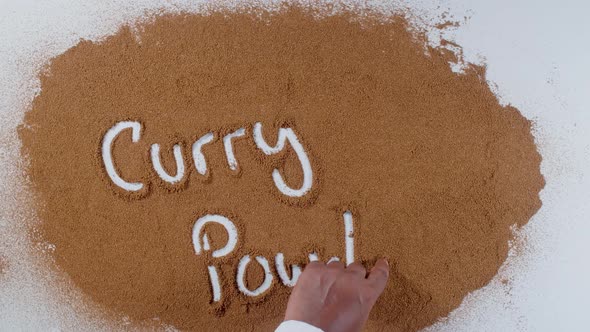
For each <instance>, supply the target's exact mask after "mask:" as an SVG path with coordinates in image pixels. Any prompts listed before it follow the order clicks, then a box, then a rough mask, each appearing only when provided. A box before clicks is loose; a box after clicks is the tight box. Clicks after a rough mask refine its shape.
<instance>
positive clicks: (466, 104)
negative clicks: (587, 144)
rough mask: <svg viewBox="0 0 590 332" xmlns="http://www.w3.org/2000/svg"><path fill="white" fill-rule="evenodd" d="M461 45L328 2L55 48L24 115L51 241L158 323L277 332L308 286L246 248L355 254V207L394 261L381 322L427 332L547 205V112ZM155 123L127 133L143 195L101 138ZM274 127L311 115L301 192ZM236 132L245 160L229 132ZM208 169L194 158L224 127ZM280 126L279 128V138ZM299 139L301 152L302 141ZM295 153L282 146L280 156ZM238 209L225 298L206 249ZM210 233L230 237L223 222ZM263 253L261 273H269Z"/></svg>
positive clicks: (124, 155)
mask: <svg viewBox="0 0 590 332" xmlns="http://www.w3.org/2000/svg"><path fill="white" fill-rule="evenodd" d="M450 57H451V56H450V55H449V54H448V53H447V52H444V51H442V50H439V49H433V48H429V47H427V46H425V38H424V36H423V35H421V34H419V33H416V32H409V25H408V23H407V22H406V21H405V20H404V18H403V17H391V18H390V19H389V20H387V21H384V20H382V18H377V17H373V18H372V17H366V16H363V17H360V16H358V15H357V14H355V13H352V12H344V13H341V14H336V15H331V16H328V17H323V18H318V17H317V16H314V15H313V13H312V11H311V10H308V9H301V8H296V7H289V8H286V9H284V10H282V11H280V12H273V13H268V12H264V11H262V10H254V11H252V12H251V13H232V12H223V13H210V14H206V15H188V14H187V15H174V16H161V17H159V18H157V19H156V20H155V21H154V22H152V23H150V24H147V25H145V26H143V27H142V31H141V32H140V33H139V36H136V35H134V34H133V33H132V32H131V30H130V29H129V28H123V29H121V30H120V31H119V32H118V33H117V34H116V35H114V36H112V37H109V38H107V39H106V40H104V41H102V42H99V43H93V42H89V41H82V42H80V43H79V44H78V45H77V46H75V47H73V48H72V49H70V50H68V51H67V52H65V53H64V54H62V55H60V56H58V57H56V58H55V59H53V60H52V62H51V64H50V66H49V67H48V69H47V70H46V71H45V72H44V73H43V74H42V76H41V83H42V85H41V93H40V94H39V95H38V96H37V97H36V98H35V100H34V103H33V106H32V109H31V110H30V111H29V112H28V113H27V114H26V117H25V120H24V124H23V125H22V126H21V128H20V137H21V139H22V143H23V154H24V155H25V157H26V158H27V159H28V160H29V168H28V173H29V174H30V178H31V181H32V183H33V187H34V188H33V189H34V190H35V192H36V197H37V199H38V204H37V209H38V214H39V217H40V219H41V220H42V223H41V224H40V225H39V227H40V229H39V231H40V234H41V238H40V240H42V241H48V242H50V243H52V244H54V245H55V252H54V253H53V255H54V257H55V261H56V264H57V267H58V268H59V269H61V270H63V271H65V272H67V273H68V274H69V276H70V277H71V279H72V281H73V282H74V283H75V284H76V285H77V286H78V287H79V288H80V289H82V290H83V291H84V292H85V293H86V294H88V295H89V296H90V298H91V299H92V300H93V301H95V302H96V303H98V304H100V305H101V306H102V307H103V308H107V309H111V312H112V313H113V314H115V315H127V316H129V317H130V318H131V319H133V320H134V321H145V320H149V319H152V318H155V317H157V318H159V319H160V320H161V321H163V322H165V323H167V324H171V325H173V326H175V327H177V328H181V329H194V330H202V331H212V330H226V329H227V328H228V327H230V328H231V329H233V330H240V331H242V330H264V329H272V328H274V327H275V326H276V324H277V323H278V322H279V321H280V320H281V318H282V314H283V312H284V308H285V305H286V302H287V299H288V295H289V292H290V288H288V287H286V286H284V285H282V284H281V283H280V282H279V281H278V277H277V274H276V271H275V268H274V264H271V269H272V271H273V274H274V276H275V278H274V284H273V286H272V287H271V290H270V291H269V292H267V294H265V295H264V296H263V297H262V298H257V299H252V298H247V297H245V296H244V295H242V294H241V293H239V291H238V290H237V287H236V283H235V275H236V268H237V265H238V260H239V258H240V257H242V256H243V255H245V254H250V255H257V254H260V255H263V256H265V257H266V258H267V259H268V260H269V261H270V262H271V263H272V262H274V255H276V253H278V252H282V253H284V254H285V260H286V262H287V263H289V264H294V263H298V264H300V265H303V264H305V262H307V254H308V253H309V252H310V251H311V250H317V251H319V252H320V256H321V258H323V259H326V258H328V257H331V256H340V257H343V254H344V240H343V226H342V211H344V210H345V209H350V210H351V211H353V214H354V221H355V232H354V238H355V246H356V256H357V259H359V260H362V261H363V262H365V263H367V264H369V265H370V264H371V262H373V261H374V260H375V259H376V258H378V257H387V258H388V259H389V261H390V263H392V277H391V279H390V282H389V284H388V287H387V289H386V291H385V293H384V294H383V296H382V297H381V299H380V300H379V302H378V304H377V305H376V307H375V309H374V311H373V312H372V314H371V317H370V322H369V324H368V328H369V330H380V329H385V330H388V331H415V330H417V329H419V328H421V327H424V326H427V325H429V324H432V323H433V322H434V321H435V320H436V319H437V318H439V317H442V316H445V315H447V314H448V313H449V312H450V311H451V310H453V309H454V308H456V307H457V306H458V305H459V304H460V303H461V301H462V299H463V298H464V297H465V295H466V294H467V293H468V292H470V291H473V290H475V289H477V288H480V287H482V286H484V285H485V284H486V283H488V282H489V281H490V280H491V278H492V277H493V276H494V275H495V274H496V273H497V271H498V268H499V266H500V265H501V264H502V263H503V261H504V260H505V258H506V255H507V251H508V241H509V240H510V238H511V233H510V229H509V228H510V226H511V225H513V224H516V225H519V226H521V225H523V224H525V223H526V222H527V221H528V220H529V218H531V216H532V215H533V214H534V213H535V212H536V211H537V210H538V209H539V207H540V205H541V203H540V200H539V197H538V193H539V191H540V190H541V189H542V188H543V185H544V180H543V178H542V176H541V174H540V170H539V165H540V161H541V158H540V156H539V154H538V153H537V150H536V147H535V144H534V141H533V137H532V135H531V133H530V130H531V124H530V122H529V121H527V120H526V119H525V118H524V117H523V116H522V115H521V114H520V113H519V112H518V110H516V109H514V108H512V107H503V106H501V105H500V104H499V102H498V100H497V98H496V96H495V95H494V94H493V93H492V92H491V91H490V88H489V86H488V85H487V83H486V81H485V77H484V74H485V73H484V72H485V71H484V69H483V68H480V67H475V66H471V67H469V68H467V69H466V72H465V73H464V74H457V73H453V72H452V71H451V69H450V67H449V65H448V61H449V60H450ZM124 120H134V121H140V122H141V124H142V126H143V128H142V132H141V139H140V140H139V142H137V143H131V131H130V130H127V131H124V132H122V133H121V135H119V138H118V139H117V140H116V141H115V144H114V151H113V158H114V159H115V160H116V163H117V169H118V171H119V172H120V174H121V176H122V177H123V178H125V179H133V180H134V181H141V182H143V183H146V184H148V185H146V188H144V190H143V191H142V192H141V194H140V195H135V196H126V195H125V194H123V193H122V192H121V190H119V189H117V188H116V187H115V186H113V184H112V182H110V181H109V178H108V177H107V176H106V172H105V169H104V168H103V166H102V161H101V154H100V146H101V142H102V139H103V136H104V135H105V132H106V131H107V130H108V129H109V128H111V127H112V126H113V124H114V123H116V122H119V121H124ZM255 122H261V123H263V124H264V126H265V136H266V137H267V140H268V141H269V142H273V140H276V133H277V130H278V128H279V126H280V125H284V124H288V126H290V127H292V128H294V130H295V131H296V133H297V135H298V137H299V138H300V140H301V142H302V144H303V146H304V147H305V149H306V151H307V152H308V154H309V156H310V160H311V164H312V168H313V170H314V176H315V179H316V181H315V182H314V184H313V189H312V192H311V193H310V194H308V195H307V196H305V197H304V198H301V199H288V200H286V199H283V198H281V197H280V196H279V195H277V189H276V188H275V185H274V183H273V180H272V177H271V173H272V170H273V168H275V167H279V168H280V169H281V171H282V172H283V173H284V174H286V181H287V182H288V183H292V184H294V186H296V184H298V183H301V178H302V174H301V170H300V168H299V164H298V162H297V158H296V156H295V154H294V153H291V152H287V153H283V154H281V155H278V156H271V157H267V156H265V155H264V154H263V153H262V152H261V151H260V150H258V149H257V148H256V147H255V145H254V144H253V143H252V125H253V124H254V123H255ZM240 127H245V128H246V136H245V137H243V138H240V139H236V140H234V151H235V155H236V159H237V160H238V162H239V172H232V171H230V169H229V168H228V164H227V160H226V157H225V153H224V149H223V142H222V140H221V139H220V138H221V137H223V135H224V134H227V133H229V132H231V131H233V130H235V129H237V128H240ZM210 131H212V132H214V133H216V135H217V137H218V138H217V140H216V141H214V142H213V143H211V144H209V145H207V146H206V147H205V148H204V149H203V153H204V154H205V155H206V158H207V165H208V169H209V174H208V176H206V177H204V176H202V175H200V174H199V173H198V172H197V171H196V170H195V166H194V163H193V160H192V157H191V154H190V151H191V148H190V147H191V145H192V143H193V142H194V141H195V140H196V139H198V138H199V137H201V136H202V135H203V134H205V133H207V132H210ZM273 137H274V138H273ZM179 142H180V144H181V145H182V148H183V149H182V151H183V158H184V160H185V165H186V166H187V172H188V174H187V175H186V176H185V178H184V179H183V180H182V181H181V182H180V184H178V185H175V186H171V185H166V184H165V183H164V182H163V181H162V180H160V179H159V178H158V176H157V174H156V173H155V172H154V170H153V168H152V166H151V161H150V157H149V149H150V145H151V144H153V143H159V144H160V145H161V147H162V149H161V151H162V159H163V164H164V167H165V168H166V169H167V170H170V171H171V172H170V173H171V174H174V172H172V171H174V169H175V167H176V166H175V165H176V163H175V161H174V157H173V154H172V146H173V145H174V144H176V143H179ZM288 151H292V150H288ZM275 157H276V158H275ZM206 213H221V214H223V215H226V216H228V217H231V219H232V220H233V221H234V222H235V223H236V224H237V225H238V227H239V231H240V240H239V244H238V247H237V248H236V249H235V250H234V253H232V255H231V257H228V258H227V259H223V260H217V261H215V262H216V263H215V264H216V265H217V266H218V267H219V268H218V270H219V272H220V277H221V279H222V282H223V284H222V290H223V298H222V301H221V303H222V304H216V305H213V304H211V303H210V302H211V297H212V295H211V285H210V282H209V275H208V274H207V264H209V263H210V261H211V259H210V258H204V257H201V256H197V255H196V254H195V251H194V249H193V244H192V238H191V231H192V227H193V225H194V223H195V221H196V219H197V218H198V217H199V216H202V215H203V214H206ZM210 233H211V239H210V241H211V243H212V245H213V244H214V243H224V242H225V241H227V239H226V238H224V237H226V235H224V234H225V233H224V232H223V230H222V229H221V230H220V229H217V228H216V227H211V230H210ZM261 271H262V270H261V268H259V267H258V268H257V265H256V264H251V265H250V268H249V270H248V274H247V283H248V286H251V288H255V287H256V286H257V285H259V284H260V282H261V281H262V272H261Z"/></svg>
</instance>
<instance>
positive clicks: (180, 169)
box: [150, 143, 184, 184]
mask: <svg viewBox="0 0 590 332" xmlns="http://www.w3.org/2000/svg"><path fill="white" fill-rule="evenodd" d="M172 151H173V154H174V161H175V162H176V175H174V176H171V175H170V174H168V172H167V171H166V170H165V169H164V167H163V166H162V162H161V161H160V145H159V144H157V143H155V144H152V147H151V149H150V155H151V158H152V165H153V166H154V169H155V170H156V173H158V175H159V176H160V178H161V179H162V180H164V181H166V182H168V183H171V184H174V183H176V182H178V181H180V180H182V178H183V177H184V159H183V158H182V148H181V147H180V145H178V144H175V145H174V147H173V148H172Z"/></svg>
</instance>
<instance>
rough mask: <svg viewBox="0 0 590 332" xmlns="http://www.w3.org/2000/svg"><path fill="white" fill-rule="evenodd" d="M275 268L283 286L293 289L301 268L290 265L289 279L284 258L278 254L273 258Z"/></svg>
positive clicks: (281, 254)
mask: <svg viewBox="0 0 590 332" xmlns="http://www.w3.org/2000/svg"><path fill="white" fill-rule="evenodd" d="M275 267H276V269H277V273H278V275H279V277H280V278H281V282H282V283H283V285H285V286H289V287H294V286H295V284H296V283H297V280H299V276H300V275H301V267H300V266H299V265H296V264H291V277H289V273H288V272H287V267H286V266H285V256H284V255H283V253H280V252H279V253H278V254H277V255H276V257H275Z"/></svg>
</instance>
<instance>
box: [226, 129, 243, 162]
mask: <svg viewBox="0 0 590 332" xmlns="http://www.w3.org/2000/svg"><path fill="white" fill-rule="evenodd" d="M245 135H246V129H244V128H240V129H238V130H236V131H234V132H233V133H231V134H227V135H225V136H224V137H223V146H224V147H225V156H226V157H227V164H228V166H229V169H231V170H232V171H235V170H237V169H238V161H237V160H236V156H235V155H234V149H233V146H232V143H231V141H232V139H234V138H239V137H243V136H245Z"/></svg>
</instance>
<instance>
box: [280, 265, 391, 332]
mask: <svg viewBox="0 0 590 332" xmlns="http://www.w3.org/2000/svg"><path fill="white" fill-rule="evenodd" d="M388 278H389V264H388V263H387V261H386V260H385V259H380V260H378V261H377V263H376V264H375V266H374V267H373V269H371V271H370V272H369V275H368V276H367V272H366V270H365V268H364V267H363V265H362V264H360V263H352V264H350V265H349V266H348V267H345V266H344V264H343V263H342V262H331V263H329V264H327V265H326V264H324V263H322V262H317V261H316V262H311V263H309V264H308V265H307V266H306V267H305V270H304V271H303V273H301V276H300V277H299V280H298V281H297V284H296V285H295V288H294V289H293V292H292V293H291V296H290V297H289V303H288V304H287V312H286V314H285V321H288V320H297V321H301V322H305V323H308V324H311V325H313V326H315V327H318V328H320V329H322V330H323V331H325V332H332V331H335V332H357V331H360V330H361V329H362V328H363V326H364V325H365V323H366V321H367V319H368V318H369V312H370V311H371V309H372V308H373V305H374V304H375V302H376V301H377V298H378V297H379V295H381V293H382V292H383V290H384V289H385V285H386V284H387V280H388Z"/></svg>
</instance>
